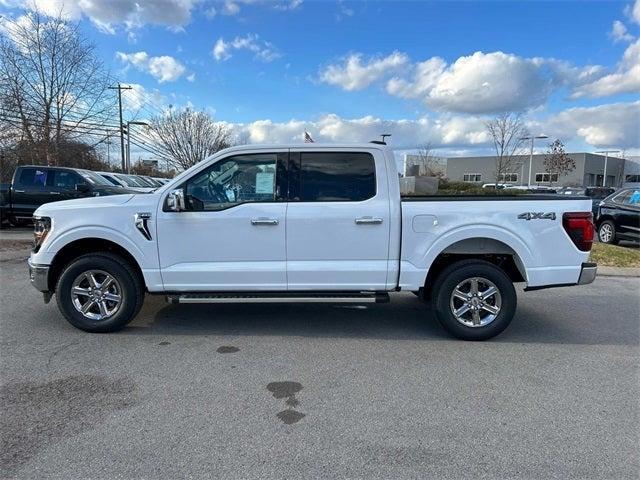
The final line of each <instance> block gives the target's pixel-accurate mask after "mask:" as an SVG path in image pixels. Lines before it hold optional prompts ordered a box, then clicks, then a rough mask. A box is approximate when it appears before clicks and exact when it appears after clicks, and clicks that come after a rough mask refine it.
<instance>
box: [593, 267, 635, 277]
mask: <svg viewBox="0 0 640 480" xmlns="http://www.w3.org/2000/svg"><path fill="white" fill-rule="evenodd" d="M597 276H598V277H640V268H638V267H606V266H604V265H603V266H600V265H598V274H597Z"/></svg>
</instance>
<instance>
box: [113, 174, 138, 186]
mask: <svg viewBox="0 0 640 480" xmlns="http://www.w3.org/2000/svg"><path fill="white" fill-rule="evenodd" d="M118 178H119V179H120V180H122V181H123V182H124V183H126V184H127V186H128V187H138V188H139V187H144V185H141V184H140V183H138V182H136V179H135V178H133V177H131V176H129V175H122V174H118Z"/></svg>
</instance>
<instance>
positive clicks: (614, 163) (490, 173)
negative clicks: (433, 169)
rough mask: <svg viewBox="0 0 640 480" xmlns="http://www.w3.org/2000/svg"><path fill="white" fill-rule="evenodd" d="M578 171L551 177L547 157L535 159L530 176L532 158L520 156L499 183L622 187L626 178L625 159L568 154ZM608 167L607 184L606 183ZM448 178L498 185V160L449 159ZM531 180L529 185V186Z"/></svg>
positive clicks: (593, 154)
mask: <svg viewBox="0 0 640 480" xmlns="http://www.w3.org/2000/svg"><path fill="white" fill-rule="evenodd" d="M568 155H569V156H570V157H571V158H572V159H573V160H574V161H575V164H576V168H575V169H574V170H573V171H571V172H569V173H567V174H566V175H558V174H555V173H553V174H549V173H548V172H547V171H546V168H545V166H544V159H545V155H544V154H537V155H534V156H533V161H532V162H531V174H529V155H517V156H515V157H514V158H513V161H511V162H510V164H511V165H510V167H511V168H510V169H509V171H508V172H503V175H502V178H501V179H499V182H500V183H505V184H511V185H528V184H530V185H552V186H557V187H563V186H582V187H590V186H602V185H603V184H604V185H606V186H608V187H619V186H620V185H622V183H623V181H624V178H625V160H624V159H623V158H618V157H612V156H609V157H605V155H600V154H595V153H569V154H568ZM605 164H606V170H607V171H606V183H604V176H605V172H604V169H605ZM446 176H447V178H449V180H451V181H459V182H473V183H478V184H483V183H495V181H496V157H495V156H488V157H456V158H448V159H447V164H446ZM529 178H530V179H531V180H530V183H529Z"/></svg>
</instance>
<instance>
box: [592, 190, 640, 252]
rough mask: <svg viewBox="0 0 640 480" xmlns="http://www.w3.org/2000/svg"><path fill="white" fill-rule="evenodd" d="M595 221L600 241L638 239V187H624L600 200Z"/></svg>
mask: <svg viewBox="0 0 640 480" xmlns="http://www.w3.org/2000/svg"><path fill="white" fill-rule="evenodd" d="M596 222H597V223H596V225H597V228H598V240H600V241H601V242H602V243H612V244H617V243H618V242H619V241H620V240H631V241H636V242H637V241H640V188H624V189H621V190H618V191H617V192H615V193H614V194H612V195H609V196H608V197H607V198H605V199H604V200H602V202H600V206H599V209H598V216H597V220H596Z"/></svg>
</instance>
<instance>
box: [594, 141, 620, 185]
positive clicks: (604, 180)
mask: <svg viewBox="0 0 640 480" xmlns="http://www.w3.org/2000/svg"><path fill="white" fill-rule="evenodd" d="M596 153H604V171H603V172H602V186H603V187H606V186H607V160H609V154H610V153H620V150H598V151H597V152H596ZM596 183H598V179H597V178H596ZM614 183H615V180H614Z"/></svg>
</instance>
